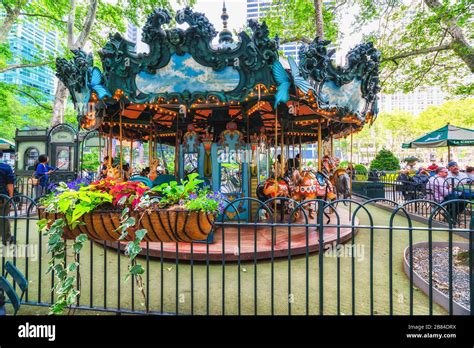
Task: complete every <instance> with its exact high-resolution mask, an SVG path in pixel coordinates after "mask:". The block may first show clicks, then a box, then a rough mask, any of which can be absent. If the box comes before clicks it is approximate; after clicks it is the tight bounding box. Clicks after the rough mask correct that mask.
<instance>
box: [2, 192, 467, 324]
mask: <svg viewBox="0 0 474 348" xmlns="http://www.w3.org/2000/svg"><path fill="white" fill-rule="evenodd" d="M2 202H3V204H2V206H1V208H0V228H1V229H2V237H3V238H2V240H4V241H6V240H7V237H8V232H10V233H11V234H12V236H13V237H14V239H13V241H12V242H11V243H9V244H7V245H4V246H3V248H2V249H1V250H2V255H1V260H2V273H3V272H4V271H5V270H4V266H5V262H6V261H11V262H13V263H14V264H15V265H16V266H17V267H18V268H19V269H20V270H21V271H22V272H23V273H24V275H25V276H26V278H27V279H28V281H29V288H28V290H27V292H26V294H25V296H24V298H23V305H22V308H21V310H20V314H22V313H23V314H31V313H36V310H37V308H38V307H37V306H43V307H47V306H50V305H51V304H52V303H53V302H54V298H55V294H54V292H53V291H52V290H51V289H52V288H53V287H54V285H55V277H54V273H50V274H47V273H46V270H47V267H48V265H47V263H48V260H49V255H47V252H46V251H47V246H48V241H47V239H46V237H44V236H42V235H40V233H39V232H38V228H37V226H36V223H37V220H38V216H37V214H36V203H35V201H34V200H33V199H32V198H29V197H26V196H18V197H15V198H13V199H10V200H7V198H6V197H3V200H2ZM421 202H422V203H423V204H425V205H426V207H427V210H428V211H429V214H428V216H427V220H426V222H424V223H423V222H419V221H415V220H413V219H412V217H411V215H410V214H409V211H410V210H411V209H413V207H412V206H417V205H419V204H420V203H421ZM243 203H245V204H243ZM374 203H384V204H390V205H392V210H391V211H390V212H389V211H386V210H383V209H380V208H379V207H377V206H376V205H374ZM451 203H456V204H458V203H459V204H461V203H462V204H463V205H464V212H463V214H464V216H466V217H469V218H466V219H468V223H467V225H466V226H464V225H460V224H459V223H458V221H459V216H454V215H453V211H450V210H449V209H448V203H442V204H437V203H434V202H432V201H422V200H414V201H408V202H405V203H403V204H400V205H398V204H397V203H396V202H395V203H394V202H393V201H388V200H386V199H374V200H368V201H364V202H359V201H354V200H340V201H334V202H329V203H328V202H323V201H311V202H310V203H308V204H305V205H301V204H298V203H296V202H292V201H291V200H289V199H275V200H271V201H268V202H266V203H262V202H260V201H258V200H255V199H251V198H245V199H240V200H236V201H234V202H233V203H232V204H231V205H229V206H228V207H227V208H226V213H229V214H223V216H228V215H235V213H236V212H237V211H240V212H242V210H243V209H244V208H242V207H246V208H245V209H247V210H248V214H247V218H246V219H241V220H239V219H234V220H229V221H225V220H219V221H218V222H216V224H215V231H214V233H215V235H214V242H213V243H204V244H203V243H197V242H196V243H150V242H147V243H143V244H142V247H143V252H142V255H141V256H140V257H139V262H141V263H142V264H143V266H144V268H145V274H144V276H143V279H144V294H145V297H143V296H142V292H141V291H140V289H138V288H137V285H136V284H135V282H134V281H132V280H131V279H129V280H128V281H125V274H126V270H127V265H128V258H127V257H126V256H125V255H124V254H123V245H121V244H118V243H111V242H100V241H93V240H91V241H89V242H87V243H86V245H85V247H84V248H83V250H82V252H81V256H80V266H79V267H78V269H77V279H78V283H77V286H78V287H79V288H80V291H81V294H80V296H79V298H78V300H77V305H76V306H75V307H74V308H75V309H82V310H91V311H95V312H113V313H137V314H145V313H148V314H186V315H227V314H235V315H264V314H267V315H291V314H302V315H329V314H336V315H352V314H354V315H364V314H368V315H378V314H390V315H397V314H414V315H419V314H429V315H436V314H467V313H468V312H469V308H473V305H474V296H473V291H474V276H473V260H474V219H473V218H472V217H473V214H472V213H473V206H472V202H471V201H469V200H456V201H453V202H451ZM310 206H312V207H313V209H310ZM275 208H276V209H275ZM311 210H314V212H315V217H314V218H312V217H311ZM232 213H234V214H232ZM439 216H441V217H443V219H444V220H443V221H441V220H440V219H439V218H438V217H439ZM7 226H9V228H7ZM71 244H72V242H71V241H68V245H70V246H71ZM66 257H67V258H68V260H72V256H71V255H67V256H66ZM7 310H8V308H7ZM44 311H46V309H44ZM471 314H472V311H471Z"/></svg>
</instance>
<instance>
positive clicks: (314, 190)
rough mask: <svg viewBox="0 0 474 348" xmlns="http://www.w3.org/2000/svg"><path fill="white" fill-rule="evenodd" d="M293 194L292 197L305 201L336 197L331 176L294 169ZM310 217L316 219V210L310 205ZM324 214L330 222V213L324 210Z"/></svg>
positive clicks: (327, 199)
mask: <svg viewBox="0 0 474 348" xmlns="http://www.w3.org/2000/svg"><path fill="white" fill-rule="evenodd" d="M292 176H293V180H292V182H293V184H294V189H293V194H292V198H293V199H294V200H295V201H298V202H304V201H306V200H313V199H322V200H324V201H332V200H333V199H335V198H336V195H335V194H334V189H333V186H332V184H331V182H330V181H329V178H328V177H327V176H326V175H325V174H324V173H320V172H317V173H314V172H312V171H302V172H301V173H300V172H299V171H298V170H294V171H293V175H292ZM308 212H309V217H310V218H311V219H314V210H313V209H312V207H311V206H310V207H309V208H308ZM324 215H325V216H326V217H327V218H328V223H329V222H330V217H329V214H327V213H326V212H324Z"/></svg>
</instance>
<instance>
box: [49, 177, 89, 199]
mask: <svg viewBox="0 0 474 348" xmlns="http://www.w3.org/2000/svg"><path fill="white" fill-rule="evenodd" d="M90 183H91V182H90V180H89V179H87V178H78V179H76V180H74V181H70V182H67V183H65V182H60V183H59V184H57V183H55V182H52V183H51V184H49V186H48V190H49V191H50V192H54V193H55V194H56V195H57V194H59V193H60V192H62V191H65V190H74V191H79V189H80V188H81V187H85V186H88V185H89V184H90Z"/></svg>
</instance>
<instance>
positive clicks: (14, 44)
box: [0, 19, 60, 99]
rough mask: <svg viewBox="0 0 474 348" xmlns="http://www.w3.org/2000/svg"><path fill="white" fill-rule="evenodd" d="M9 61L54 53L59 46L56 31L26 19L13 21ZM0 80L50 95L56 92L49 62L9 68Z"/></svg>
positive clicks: (46, 56)
mask: <svg viewBox="0 0 474 348" xmlns="http://www.w3.org/2000/svg"><path fill="white" fill-rule="evenodd" d="M8 41H9V44H10V51H11V54H12V61H10V62H8V63H9V64H12V63H13V64H14V63H17V64H18V63H21V62H22V61H32V60H35V59H50V57H54V56H56V54H57V53H58V51H59V49H60V46H59V35H58V33H57V32H56V31H54V30H49V29H48V30H47V29H44V28H42V27H41V26H40V25H38V23H37V22H35V21H30V20H28V19H25V20H23V21H21V22H19V23H17V24H15V25H14V26H13V28H12V30H11V31H10V33H9V35H8ZM0 81H2V82H6V83H12V84H16V85H19V86H29V87H34V88H37V89H38V90H40V91H42V92H43V93H44V95H45V96H47V97H49V98H51V99H52V98H53V97H54V93H55V85H56V84H55V73H54V71H53V69H52V68H50V67H49V66H40V67H35V68H22V69H14V70H9V71H7V72H5V73H3V74H0Z"/></svg>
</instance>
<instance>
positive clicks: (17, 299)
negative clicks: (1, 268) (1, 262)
mask: <svg viewBox="0 0 474 348" xmlns="http://www.w3.org/2000/svg"><path fill="white" fill-rule="evenodd" d="M8 275H10V276H11V277H12V278H13V282H14V283H16V284H17V285H18V287H19V288H20V290H21V295H20V296H18V294H17V292H16V291H15V288H14V287H13V285H12V284H11V283H10V282H9V281H8V279H7V278H6V277H7V276H8ZM27 288H28V281H27V280H26V278H25V276H24V275H23V273H21V272H20V270H19V269H18V268H16V267H15V265H13V263H11V262H10V261H7V262H6V263H5V276H1V277H0V289H2V290H3V291H4V292H5V293H6V295H7V296H8V299H9V300H10V302H11V304H12V305H13V309H14V311H15V312H14V314H13V315H16V313H17V312H18V310H19V309H20V305H21V301H22V299H23V295H24V294H25V291H26V289H27Z"/></svg>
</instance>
